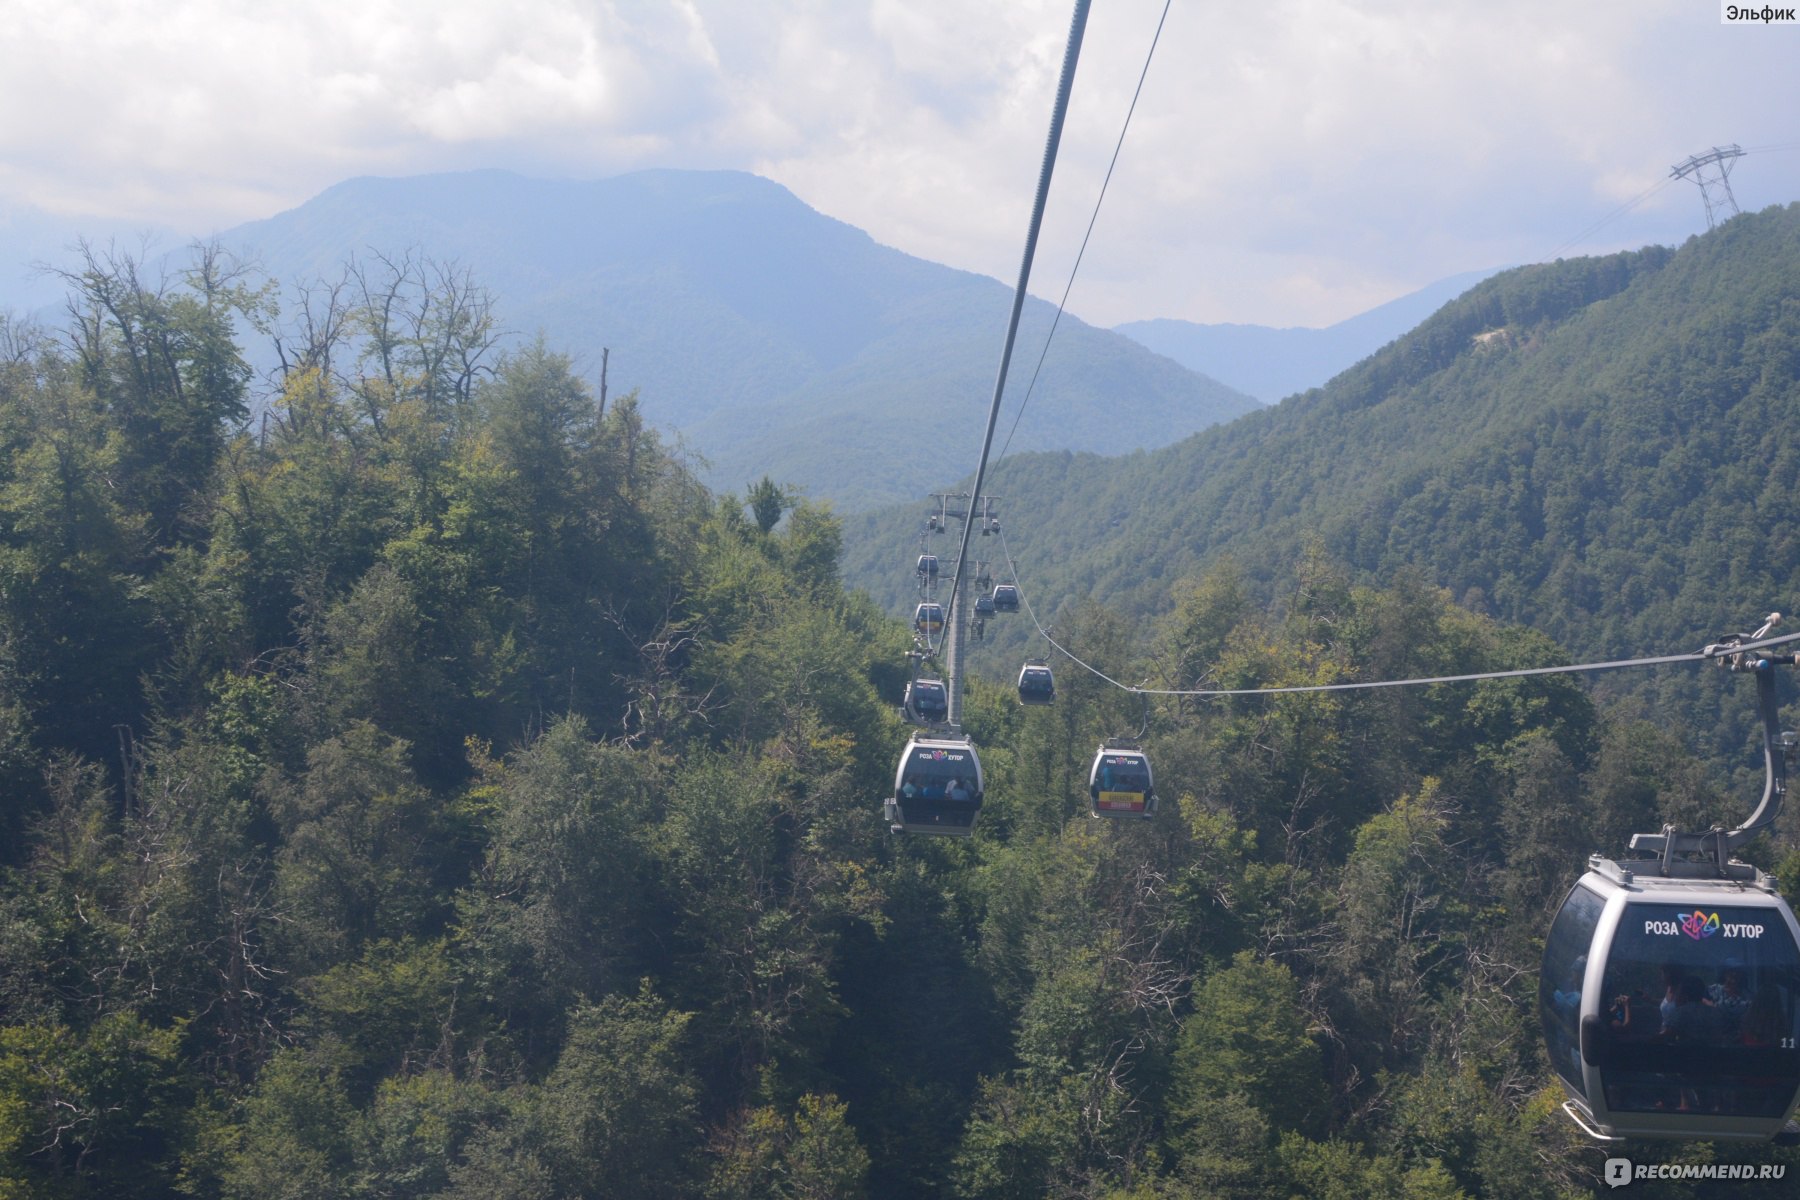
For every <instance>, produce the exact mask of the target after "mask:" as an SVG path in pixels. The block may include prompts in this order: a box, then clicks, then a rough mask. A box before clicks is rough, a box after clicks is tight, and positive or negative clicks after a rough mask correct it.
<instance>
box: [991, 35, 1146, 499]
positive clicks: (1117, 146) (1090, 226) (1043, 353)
mask: <svg viewBox="0 0 1800 1200" xmlns="http://www.w3.org/2000/svg"><path fill="white" fill-rule="evenodd" d="M1174 2H1175V0H1163V10H1162V16H1161V17H1159V18H1157V21H1156V32H1155V33H1154V34H1152V35H1151V37H1150V51H1149V53H1147V54H1145V55H1144V69H1143V70H1141V71H1139V72H1138V81H1137V90H1136V91H1134V92H1132V93H1131V104H1130V106H1129V107H1127V108H1126V109H1125V122H1124V124H1123V125H1121V126H1120V127H1119V140H1118V141H1117V142H1116V143H1114V145H1113V152H1112V161H1111V162H1109V163H1107V164H1106V178H1104V179H1102V180H1101V181H1100V194H1099V195H1097V196H1095V197H1094V211H1093V214H1092V215H1091V216H1089V217H1088V223H1087V232H1086V233H1084V234H1082V235H1081V248H1080V249H1079V250H1077V251H1076V252H1075V265H1074V266H1072V267H1070V268H1069V282H1068V283H1066V284H1064V285H1063V294H1062V299H1061V300H1059V301H1057V303H1056V316H1055V317H1053V318H1052V319H1051V321H1050V332H1049V333H1047V334H1045V335H1044V348H1043V349H1042V350H1040V351H1039V352H1038V360H1037V366H1035V367H1033V368H1032V369H1031V382H1030V383H1027V384H1026V385H1025V395H1024V396H1023V397H1021V398H1020V400H1019V411H1018V412H1016V413H1014V414H1013V422H1012V428H1010V429H1008V430H1007V431H1006V440H1005V441H1004V442H1002V443H1000V455H999V458H998V459H996V460H995V465H996V466H998V465H999V463H1000V461H1002V460H1004V459H1005V458H1006V451H1007V448H1008V447H1010V446H1011V445H1012V440H1013V434H1015V433H1017V432H1018V431H1019V418H1021V417H1023V416H1024V415H1025V406H1026V405H1027V404H1029V403H1031V392H1032V389H1033V388H1035V387H1036V386H1037V381H1038V375H1039V373H1041V372H1042V371H1043V369H1044V359H1045V358H1046V357H1047V356H1048V355H1049V353H1050V343H1051V342H1052V341H1054V340H1055V338H1056V327H1057V326H1058V325H1060V324H1061V323H1062V315H1063V310H1064V309H1066V308H1067V307H1068V306H1069V293H1070V292H1071V291H1073V290H1074V288H1075V274H1076V272H1078V271H1080V270H1081V260H1082V258H1083V256H1085V255H1086V254H1087V248H1088V239H1089V238H1091V237H1093V236H1094V223H1095V222H1096V221H1098V220H1099V219H1100V205H1101V204H1102V203H1104V202H1105V200H1106V188H1107V185H1108V184H1110V183H1112V177H1113V168H1115V167H1117V166H1118V165H1119V151H1121V150H1123V149H1124V148H1125V134H1126V131H1127V130H1129V129H1130V128H1131V116H1132V114H1133V113H1135V112H1137V103H1138V97H1139V96H1141V95H1143V94H1144V80H1145V79H1147V78H1148V77H1149V75H1150V61H1151V60H1152V59H1154V58H1155V57H1156V44H1157V42H1159V41H1161V40H1162V31H1163V25H1164V24H1165V23H1166V22H1167V21H1168V19H1169V6H1170V5H1171V4H1173V3H1174Z"/></svg>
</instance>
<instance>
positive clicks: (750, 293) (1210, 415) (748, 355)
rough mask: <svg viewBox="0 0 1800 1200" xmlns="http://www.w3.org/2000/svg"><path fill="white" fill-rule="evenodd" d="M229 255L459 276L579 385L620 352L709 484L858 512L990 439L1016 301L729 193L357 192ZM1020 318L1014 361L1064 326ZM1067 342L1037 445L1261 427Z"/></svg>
mask: <svg viewBox="0 0 1800 1200" xmlns="http://www.w3.org/2000/svg"><path fill="white" fill-rule="evenodd" d="M224 240H225V242H226V244H227V245H230V246H233V247H235V248H238V249H240V250H242V251H244V252H246V253H248V254H251V255H254V257H255V258H256V259H257V260H258V261H259V262H260V263H261V265H262V267H263V268H264V269H265V270H266V271H268V272H269V273H270V274H271V275H273V276H274V277H275V278H277V279H280V280H282V281H284V282H288V283H294V282H299V281H303V280H307V279H316V278H330V277H333V276H335V275H336V274H337V273H338V272H339V271H340V270H341V266H342V264H343V262H344V261H345V260H346V259H347V258H348V257H349V256H350V255H352V254H356V255H360V256H362V257H364V258H367V257H368V256H370V255H371V254H376V253H379V254H385V255H388V256H396V255H401V254H404V253H406V252H407V251H408V250H411V249H415V248H416V249H418V250H420V251H422V252H423V253H426V254H429V255H430V256H432V257H433V258H434V259H438V260H453V261H455V262H456V263H458V264H459V265H461V266H463V267H466V268H468V269H469V270H470V271H471V272H472V273H473V275H474V278H475V279H476V280H477V281H478V282H479V283H481V284H482V285H484V286H486V287H487V288H489V289H490V290H491V291H493V292H494V293H495V295H496V297H497V302H498V310H499V313H500V315H501V317H502V318H503V319H504V320H505V321H506V322H507V324H508V325H509V327H510V328H512V329H513V330H516V331H519V332H520V333H521V334H530V333H535V332H538V331H541V332H543V333H544V334H545V335H546V336H547V338H548V340H549V342H550V344H552V345H556V346H559V347H567V348H569V349H570V350H571V351H573V352H574V353H576V354H577V356H578V358H579V360H580V362H581V365H582V367H583V369H584V370H585V372H586V373H587V374H588V375H589V376H590V377H597V376H598V374H599V364H600V358H601V349H602V348H603V347H605V348H607V349H608V350H609V351H610V359H609V390H610V391H612V392H613V393H619V392H623V391H624V390H626V389H628V388H633V387H635V388H639V389H640V390H641V400H642V404H643V409H644V412H645V414H646V416H647V417H648V418H649V419H650V420H651V421H653V422H655V423H656V424H658V425H661V426H663V427H664V428H666V429H672V430H675V431H677V432H679V433H681V434H682V435H683V436H684V438H685V440H686V442H687V444H688V445H689V447H690V448H691V449H693V450H695V451H697V452H698V453H699V454H700V455H702V456H703V457H704V458H705V459H707V460H708V461H709V462H710V463H711V464H712V469H711V472H710V476H709V477H710V479H711V480H712V481H714V482H715V483H716V484H717V485H718V486H721V487H725V488H740V487H742V486H743V485H744V484H745V482H747V481H748V480H753V479H755V478H758V477H760V476H761V475H762V474H763V473H765V472H769V473H773V474H774V475H775V476H776V478H777V479H779V480H781V481H783V482H793V483H798V484H800V485H802V486H803V487H805V488H807V489H808V490H809V491H811V492H812V493H813V494H814V495H818V496H823V497H827V498H830V499H833V500H835V501H837V502H838V503H840V504H843V505H850V506H855V505H861V504H870V503H881V502H889V501H892V500H894V499H897V498H900V497H903V496H905V495H908V494H911V492H912V491H913V490H915V488H916V487H917V485H918V482H919V479H918V476H917V466H916V463H917V461H918V459H919V457H920V455H921V454H922V453H923V454H928V455H935V454H937V453H938V451H937V450H936V449H935V443H936V442H938V441H939V439H942V440H943V441H944V442H946V443H947V444H948V445H951V446H957V447H960V446H962V445H965V444H968V443H969V442H972V441H973V440H974V438H975V437H976V436H977V435H978V434H979V430H980V427H981V422H982V420H983V419H984V418H985V414H986V407H987V400H988V394H989V392H990V391H991V389H992V386H993V382H992V381H993V377H994V371H995V366H996V363H997V358H998V353H999V346H1000V338H1001V334H1002V333H1003V331H1004V328H1005V313H1006V306H1007V304H1008V303H1009V300H1010V292H1009V290H1008V289H1007V288H1006V287H1005V286H1004V285H1002V284H1000V283H998V282H996V281H995V280H992V279H987V278H985V277H982V276H978V275H974V274H970V273H968V272H964V271H957V270H953V269H951V268H948V267H944V266H940V265H938V264H936V263H930V262H926V261H925V260H923V259H918V258H914V257H912V256H910V255H907V254H903V253H901V252H900V251H898V250H894V249H891V248H889V247H886V246H882V245H879V244H878V243H876V242H875V241H874V240H873V239H872V238H870V237H869V236H868V235H867V234H865V233H863V232H862V231H860V230H858V229H855V228H854V227H852V226H849V225H846V224H844V223H843V222H841V221H835V220H832V219H830V218H828V217H825V216H823V215H821V214H820V213H818V212H815V211H814V210H812V209H810V208H808V207H807V206H806V205H805V204H803V203H801V202H800V201H799V200H798V199H797V198H796V197H795V196H793V194H792V193H790V192H788V191H787V190H786V189H785V188H782V187H781V186H779V185H777V184H774V183H771V182H770V181H768V180H766V179H761V178H758V177H756V176H754V175H748V174H744V173H741V172H730V171H643V172H638V173H635V174H631V175H625V176H621V177H618V178H616V179H607V180H599V181H592V182H571V181H549V180H534V179H526V178H522V177H520V176H517V175H513V174H510V173H507V172H502V171H481V172H472V173H468V174H458V175H435V176H422V177H417V178H409V179H355V180H351V181H349V182H346V183H343V184H339V185H338V186H336V187H334V188H331V189H329V190H328V191H326V192H324V193H322V194H321V195H319V196H318V197H316V198H314V199H313V200H311V201H309V202H308V203H306V204H304V205H302V206H300V207H299V208H297V209H294V210H293V211H291V212H287V213H282V214H280V215H279V216H276V217H272V218H270V219H269V220H266V221H259V222H256V223H254V224H250V225H246V226H243V227H241V228H239V229H236V230H232V231H230V232H229V233H227V234H226V235H224ZM1029 312H1030V315H1031V318H1032V325H1031V326H1029V327H1028V333H1027V337H1026V338H1025V339H1022V340H1021V342H1020V347H1021V349H1020V355H1021V358H1023V357H1024V355H1026V354H1028V353H1034V351H1033V350H1032V349H1031V347H1032V345H1033V343H1032V341H1031V333H1030V330H1031V329H1033V328H1035V329H1037V330H1039V331H1040V332H1038V333H1037V335H1036V336H1037V338H1038V342H1037V345H1040V346H1041V337H1042V333H1041V330H1043V329H1045V328H1047V327H1048V320H1049V314H1050V312H1051V309H1050V308H1049V306H1048V305H1045V304H1044V303H1042V302H1041V301H1033V302H1032V303H1031V304H1030V306H1029ZM1057 339H1058V340H1057V348H1056V350H1055V351H1054V352H1053V355H1054V356H1055V358H1058V359H1060V360H1061V363H1062V370H1061V371H1060V372H1059V373H1058V376H1057V381H1056V383H1055V384H1054V385H1053V386H1050V387H1047V388H1044V389H1042V390H1041V392H1040V393H1039V395H1037V396H1036V397H1035V398H1034V399H1033V400H1032V405H1033V408H1034V411H1035V413H1036V414H1037V415H1038V417H1039V420H1038V421H1036V422H1034V425H1033V431H1034V432H1033V434H1032V437H1033V439H1034V440H1032V441H1031V442H1029V443H1028V444H1029V445H1032V446H1036V447H1041V448H1060V447H1065V446H1089V445H1092V446H1096V447H1098V448H1101V449H1105V450H1108V451H1117V450H1124V449H1130V448H1133V447H1137V446H1155V445H1164V444H1167V443H1168V442H1170V441H1172V440H1174V439H1175V438H1178V437H1181V436H1184V435H1185V434H1187V433H1191V432H1193V431H1194V430H1196V429H1201V428H1204V427H1206V426H1208V425H1211V424H1213V423H1215V422H1218V421H1223V420H1229V419H1231V418H1233V417H1236V416H1238V415H1240V414H1242V413H1244V412H1248V411H1251V410H1253V409H1255V408H1256V407H1258V405H1257V404H1256V402H1255V401H1253V400H1251V399H1250V398H1249V397H1246V396H1243V395H1240V394H1238V393H1236V392H1233V391H1231V390H1230V389H1228V388H1226V387H1224V386H1223V385H1221V384H1218V383H1216V382H1215V381H1213V380H1210V379H1206V378H1204V377H1201V376H1199V375H1196V374H1194V373H1192V372H1190V371H1188V370H1186V369H1185V368H1181V367H1179V366H1177V365H1176V364H1174V363H1172V362H1170V361H1169V360H1167V359H1165V358H1162V357H1160V356H1158V355H1156V354H1154V353H1152V352H1150V351H1148V350H1146V349H1144V348H1142V347H1140V346H1138V345H1137V344H1135V343H1133V342H1132V341H1130V340H1129V339H1127V338H1124V337H1122V336H1120V335H1118V334H1114V333H1111V332H1108V331H1105V330H1099V329H1094V328H1091V327H1088V326H1084V325H1082V324H1081V323H1080V322H1079V321H1076V320H1074V319H1073V318H1070V317H1066V316H1065V317H1064V318H1063V323H1062V328H1061V329H1060V330H1059V332H1058V335H1057ZM1017 374H1018V371H1017V370H1015V375H1017ZM1026 378H1029V371H1028V370H1027V371H1026V373H1025V375H1024V376H1023V377H1022V378H1021V382H1020V384H1019V387H1020V392H1018V393H1015V395H1017V394H1022V390H1023V386H1024V382H1023V380H1024V379H1026ZM1096 396H1102V397H1105V398H1106V416H1105V417H1104V418H1101V417H1099V416H1096V415H1095V412H1096V406H1095V404H1094V399H1095V397H1096ZM1039 431H1042V432H1039ZM921 445H923V446H924V447H926V448H925V449H924V450H921ZM936 473H938V474H941V473H942V471H941V469H938V470H937V472H936Z"/></svg>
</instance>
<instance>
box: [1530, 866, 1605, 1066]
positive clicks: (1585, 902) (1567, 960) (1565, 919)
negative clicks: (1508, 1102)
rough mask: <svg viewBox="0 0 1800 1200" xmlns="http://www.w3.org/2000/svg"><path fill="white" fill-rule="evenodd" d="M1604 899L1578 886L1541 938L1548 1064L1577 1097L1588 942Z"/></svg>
mask: <svg viewBox="0 0 1800 1200" xmlns="http://www.w3.org/2000/svg"><path fill="white" fill-rule="evenodd" d="M1605 908H1606V901H1605V900H1603V899H1601V898H1600V897H1599V896H1598V895H1596V894H1594V893H1593V892H1590V891H1589V890H1588V889H1587V888H1584V887H1582V886H1580V885H1579V884H1577V885H1576V887H1575V890H1574V891H1572V892H1570V893H1569V898H1568V899H1567V900H1565V901H1563V906H1562V911H1561V912H1559V913H1557V914H1556V922H1555V923H1554V924H1553V925H1551V926H1550V936H1549V937H1548V938H1546V939H1545V940H1544V966H1543V970H1541V971H1540V972H1539V973H1538V1010H1539V1012H1540V1013H1541V1014H1542V1016H1543V1020H1544V1041H1545V1043H1546V1044H1547V1045H1548V1046H1549V1049H1550V1065H1551V1066H1553V1067H1555V1068H1556V1073H1557V1074H1558V1075H1560V1076H1562V1080H1563V1082H1564V1083H1566V1084H1568V1085H1569V1089H1570V1090H1571V1091H1573V1092H1574V1093H1575V1094H1576V1095H1577V1096H1581V1097H1582V1098H1584V1099H1585V1098H1586V1096H1587V1089H1586V1088H1585V1087H1584V1086H1583V1082H1582V1075H1581V989H1582V982H1583V979H1584V978H1585V976H1586V972H1587V961H1588V947H1589V946H1590V945H1592V944H1593V941H1594V927H1595V926H1596V925H1598V924H1599V923H1600V914H1601V912H1602V911H1604V910H1605Z"/></svg>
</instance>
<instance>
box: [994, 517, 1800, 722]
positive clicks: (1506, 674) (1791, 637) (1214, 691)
mask: <svg viewBox="0 0 1800 1200" xmlns="http://www.w3.org/2000/svg"><path fill="white" fill-rule="evenodd" d="M1000 551H1001V553H1002V554H1004V555H1006V567H1007V570H1008V571H1010V572H1011V573H1012V578H1013V583H1014V584H1015V585H1017V586H1018V589H1019V600H1020V602H1021V603H1022V604H1023V605H1024V607H1025V612H1026V615H1028V616H1029V617H1030V618H1031V623H1032V625H1034V626H1036V628H1037V631H1038V634H1039V636H1041V637H1042V638H1043V639H1044V640H1045V641H1046V642H1049V643H1050V644H1051V645H1052V646H1055V647H1056V649H1057V650H1058V651H1059V652H1060V653H1061V654H1062V655H1063V657H1065V658H1067V659H1068V660H1069V661H1070V662H1072V663H1074V664H1075V665H1076V666H1078V667H1080V668H1082V669H1083V670H1084V671H1087V672H1088V673H1089V674H1092V675H1094V676H1097V677H1098V678H1100V679H1104V680H1105V681H1106V682H1107V683H1110V684H1112V685H1113V686H1114V687H1116V688H1118V689H1119V690H1120V691H1123V692H1136V693H1140V694H1142V695H1147V696H1197V697H1207V696H1277V695H1284V694H1295V693H1301V692H1353V691H1368V690H1369V689H1371V688H1391V687H1422V686H1426V685H1429V684H1434V683H1473V682H1477V681H1479V680H1483V679H1518V678H1522V677H1524V676H1527V675H1570V674H1576V673H1578V672H1583V671H1612V670H1618V669H1621V668H1625V667H1655V666H1666V665H1667V664H1669V663H1697V662H1707V661H1709V660H1712V659H1716V658H1719V657H1722V656H1724V655H1727V654H1743V653H1747V652H1749V651H1751V650H1760V649H1763V648H1764V647H1767V646H1781V645H1786V644H1787V643H1789V642H1795V641H1800V633H1784V634H1781V635H1780V636H1778V637H1770V638H1762V639H1759V640H1756V641H1751V642H1746V643H1744V644H1743V645H1731V644H1729V643H1720V644H1717V645H1710V646H1707V647H1706V648H1704V649H1701V650H1693V651H1689V652H1688V653H1686V654H1659V655H1654V656H1651V657H1647V658H1619V659H1612V660H1609V661H1607V662H1589V663H1569V664H1566V665H1564V666H1560V667H1520V668H1517V669H1515V670H1509V671H1478V672H1475V673H1473V674H1469V675H1431V676H1424V677H1421V678H1417V679H1369V680H1363V681H1360V682H1357V683H1313V684H1304V685H1298V684H1296V685H1292V686H1287V687H1266V688H1194V689H1183V688H1146V687H1133V686H1132V685H1130V684H1128V683H1120V682H1119V681H1118V680H1116V679H1114V678H1113V677H1112V676H1110V675H1108V674H1107V673H1106V672H1104V671H1102V670H1100V669H1099V668H1098V667H1096V666H1094V665H1092V664H1091V663H1087V662H1084V661H1083V660H1082V659H1081V658H1080V657H1079V656H1077V655H1076V654H1075V653H1074V652H1073V651H1071V650H1070V649H1069V648H1068V647H1067V646H1064V645H1063V644H1062V643H1061V642H1059V641H1057V640H1056V639H1055V638H1054V637H1052V636H1050V633H1049V631H1048V630H1046V629H1045V628H1044V626H1043V625H1042V624H1041V623H1040V622H1039V621H1038V618H1037V612H1036V610H1035V609H1033V608H1032V607H1031V597H1030V596H1029V595H1027V594H1026V591H1025V585H1024V584H1022V583H1019V569H1018V565H1017V564H1016V563H1015V562H1014V561H1013V556H1012V548H1011V547H1010V546H1008V545H1007V544H1006V533H1005V531H1004V530H1002V531H1001V533H1000Z"/></svg>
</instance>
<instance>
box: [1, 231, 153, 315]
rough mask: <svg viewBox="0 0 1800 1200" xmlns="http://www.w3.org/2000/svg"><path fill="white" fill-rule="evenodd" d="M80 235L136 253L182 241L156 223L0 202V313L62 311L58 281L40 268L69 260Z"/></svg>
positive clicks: (100, 244)
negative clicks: (68, 214)
mask: <svg viewBox="0 0 1800 1200" xmlns="http://www.w3.org/2000/svg"><path fill="white" fill-rule="evenodd" d="M81 238H86V239H87V240H88V241H89V242H91V243H93V244H94V245H96V246H101V247H104V246H107V245H109V244H116V245H117V246H118V247H119V249H121V250H125V251H129V252H130V253H132V254H134V255H138V256H154V255H157V254H161V253H164V252H166V251H169V250H172V249H175V248H176V247H178V246H179V245H180V244H181V240H180V239H179V238H177V237H176V236H175V235H174V234H172V233H170V232H169V231H168V230H166V229H159V228H156V227H154V226H148V225H142V224H131V223H128V222H122V221H108V220H101V219H97V218H86V219H81V220H76V219H73V218H69V217H59V216H55V215H52V214H50V213H47V212H44V211H42V210H41V209H35V208H29V207H25V206H6V205H0V312H13V313H18V314H21V315H26V314H32V313H40V312H41V313H45V315H46V316H53V315H54V312H55V311H57V310H60V307H61V303H62V299H63V296H64V294H65V289H64V287H63V284H62V281H61V280H59V279H57V278H56V277H55V276H54V275H53V274H51V273H50V272H47V271H45V270H43V269H41V268H42V266H44V265H48V266H61V265H64V264H65V263H68V262H70V261H71V259H72V256H71V254H70V248H71V247H72V246H74V244H75V243H76V242H77V241H78V240H79V239H81Z"/></svg>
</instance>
